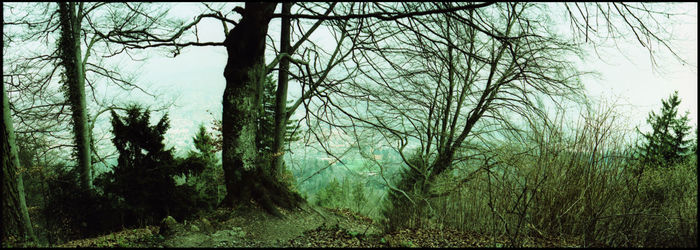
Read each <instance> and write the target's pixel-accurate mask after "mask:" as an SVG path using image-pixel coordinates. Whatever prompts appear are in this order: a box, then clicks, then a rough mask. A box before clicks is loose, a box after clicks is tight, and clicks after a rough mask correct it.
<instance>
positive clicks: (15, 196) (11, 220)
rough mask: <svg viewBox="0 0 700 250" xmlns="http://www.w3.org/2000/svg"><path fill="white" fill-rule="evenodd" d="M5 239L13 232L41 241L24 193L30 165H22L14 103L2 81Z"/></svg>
mask: <svg viewBox="0 0 700 250" xmlns="http://www.w3.org/2000/svg"><path fill="white" fill-rule="evenodd" d="M0 129H2V138H0V139H1V140H2V215H3V216H2V225H3V226H2V240H3V241H5V240H8V238H9V237H10V236H15V237H20V240H21V241H31V242H37V239H36V235H35V234H34V229H33V228H32V222H31V220H30V219H29V211H28V210H27V202H26V199H25V194H24V183H23V181H22V175H23V172H24V171H25V170H26V167H23V166H20V165H19V155H18V151H17V143H16V141H15V131H14V127H13V124H12V116H11V115H10V103H9V100H8V98H7V93H6V92H5V84H4V83H3V84H2V128H0Z"/></svg>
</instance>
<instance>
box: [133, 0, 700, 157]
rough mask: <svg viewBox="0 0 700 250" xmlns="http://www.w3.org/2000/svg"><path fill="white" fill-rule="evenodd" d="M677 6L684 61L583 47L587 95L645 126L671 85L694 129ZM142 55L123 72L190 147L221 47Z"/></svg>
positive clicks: (204, 31) (184, 12)
mask: <svg viewBox="0 0 700 250" xmlns="http://www.w3.org/2000/svg"><path fill="white" fill-rule="evenodd" d="M680 5H682V6H680V8H681V9H684V10H687V11H688V13H689V14H691V16H689V17H686V18H683V19H678V20H676V23H673V24H670V25H669V26H668V27H667V29H668V30H667V31H669V32H672V34H673V37H674V39H676V40H674V41H671V42H672V43H673V45H675V46H676V49H677V52H678V54H679V55H681V56H682V57H684V59H685V60H687V62H688V63H687V64H685V65H683V64H681V63H679V62H678V61H677V60H675V59H672V58H671V57H670V56H669V54H668V53H666V51H664V49H663V48H654V49H655V50H656V51H660V52H659V61H658V64H659V65H658V67H656V68H654V69H655V70H652V64H651V61H650V57H649V53H648V50H646V48H643V47H641V46H640V45H639V44H638V42H637V41H636V39H634V38H631V37H628V38H627V39H625V40H624V41H618V46H619V47H617V48H616V47H615V45H614V44H612V43H611V44H610V45H609V46H608V47H607V48H599V50H598V53H599V56H596V55H595V54H594V53H595V52H594V51H593V50H592V48H591V49H588V51H589V54H590V55H589V56H588V57H587V58H585V61H584V62H581V63H580V68H581V69H583V70H589V71H597V72H599V73H600V77H598V78H595V77H587V78H584V85H585V87H586V89H587V90H588V93H589V94H590V96H591V97H593V99H594V100H604V101H607V102H615V103H617V105H618V106H619V108H620V111H622V113H624V114H626V115H628V116H629V117H628V118H627V119H628V122H629V125H630V126H635V125H642V126H644V123H645V119H646V117H647V116H648V113H649V111H651V110H655V111H657V112H658V110H659V109H660V107H661V99H662V98H667V97H668V96H669V95H670V94H671V93H673V91H674V90H678V92H679V96H680V98H681V100H682V103H681V107H680V111H681V113H682V112H686V111H688V112H689V113H690V115H689V116H690V119H691V122H690V123H691V126H693V127H695V126H697V116H698V114H697V92H698V90H697V3H682V4H680ZM278 8H279V6H278ZM200 9H203V7H201V4H193V3H178V4H173V8H172V9H171V13H172V14H176V15H178V16H181V17H184V18H185V20H186V21H189V20H192V19H193V18H194V16H196V15H197V14H198V10H200ZM199 13H201V12H199ZM237 18H239V17H238V16H237V17H236V19H237ZM567 25H568V24H567ZM278 26H279V19H273V21H272V23H271V25H270V32H269V33H270V34H271V36H273V37H276V36H278V34H277V33H278V30H279V27H278ZM198 29H199V32H200V39H201V40H202V41H222V40H223V38H224V35H223V31H222V28H221V23H220V22H218V21H214V20H209V21H204V22H202V23H200V25H199V26H198ZM325 36H327V35H325ZM311 39H315V40H314V41H322V39H329V38H328V37H324V30H322V29H319V30H317V31H316V33H315V34H314V36H312V38H311ZM329 41H331V40H330V39H329ZM292 42H294V40H293V41H292ZM621 51H622V52H621ZM159 52H162V51H159ZM148 54H149V57H148V59H147V60H146V61H144V62H143V63H133V62H129V61H124V63H123V65H125V66H124V70H131V71H135V72H137V73H138V76H139V78H138V83H139V84H140V85H141V86H142V87H144V88H145V89H148V90H151V91H152V92H157V93H160V94H161V95H160V96H159V100H161V101H162V100H166V99H167V100H169V99H174V100H175V105H176V106H175V107H172V108H171V109H170V110H169V111H168V113H169V115H170V119H171V129H170V130H169V132H168V136H167V139H166V142H167V144H168V145H170V146H175V147H176V148H177V149H178V151H182V150H184V149H186V148H189V147H190V145H191V137H192V135H193V134H194V132H195V131H196V128H197V126H198V125H199V124H200V123H205V125H207V126H209V125H210V124H211V120H212V119H213V118H214V116H216V117H219V116H220V114H221V98H222V94H223V89H224V85H225V80H224V77H223V69H224V66H225V63H226V51H225V49H224V48H223V47H189V48H185V49H183V50H182V53H181V54H180V55H178V56H177V57H175V58H172V57H165V56H164V55H165V53H158V52H157V51H152V52H148ZM270 59H271V56H268V58H267V60H270ZM298 92H299V87H298V86H296V85H294V83H291V84H290V95H292V96H291V97H289V99H290V100H293V99H295V98H294V97H298ZM133 95H134V96H132V97H131V98H135V99H144V100H148V98H144V97H146V96H145V95H140V94H138V93H134V94H133ZM152 101H153V100H152V99H150V100H149V101H144V102H145V103H148V102H152ZM208 111H210V112H212V113H213V114H214V116H212V115H210V114H209V113H208ZM299 111H302V108H300V109H299V110H298V112H299ZM158 117H159V115H158ZM643 128H644V127H643Z"/></svg>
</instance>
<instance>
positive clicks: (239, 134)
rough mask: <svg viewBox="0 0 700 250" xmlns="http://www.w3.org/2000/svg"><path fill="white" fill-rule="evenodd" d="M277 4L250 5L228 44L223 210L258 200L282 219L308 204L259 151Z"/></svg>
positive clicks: (224, 108)
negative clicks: (283, 214) (269, 34)
mask: <svg viewBox="0 0 700 250" xmlns="http://www.w3.org/2000/svg"><path fill="white" fill-rule="evenodd" d="M275 5H276V3H246V5H245V9H244V10H243V13H242V16H243V17H242V18H241V20H240V22H239V23H238V24H237V25H236V27H235V28H234V29H233V30H231V32H229V34H228V35H227V37H226V40H225V41H224V45H225V46H226V50H227V52H228V61H227V63H226V67H225V68H224V77H225V78H226V88H225V89H224V96H223V114H222V119H221V121H222V136H223V148H222V158H223V159H222V167H223V170H224V179H225V180H224V181H225V184H226V191H227V193H226V197H225V198H224V200H223V201H222V203H221V205H222V206H233V205H235V204H237V203H238V204H241V205H245V204H247V203H249V202H250V201H251V200H253V201H255V202H256V203H258V204H259V205H261V206H262V207H263V208H265V209H266V210H267V211H268V212H270V213H272V214H275V215H278V216H279V215H280V214H279V211H277V208H276V207H275V206H281V207H284V208H294V207H297V206H298V204H300V202H302V201H303V200H302V199H301V197H300V196H299V195H298V194H296V193H294V192H291V191H290V190H289V189H288V188H287V187H286V186H285V185H283V184H281V183H280V182H279V181H278V180H277V178H276V177H275V175H274V173H271V171H270V169H269V166H266V165H265V164H269V162H270V161H269V159H263V158H262V157H259V155H258V150H257V148H256V146H255V145H256V140H257V122H258V117H259V116H260V112H261V108H262V105H261V98H260V97H261V93H262V84H263V81H264V79H265V60H264V52H265V38H266V35H267V28H268V24H269V22H270V19H271V17H272V14H273V12H274V10H275Z"/></svg>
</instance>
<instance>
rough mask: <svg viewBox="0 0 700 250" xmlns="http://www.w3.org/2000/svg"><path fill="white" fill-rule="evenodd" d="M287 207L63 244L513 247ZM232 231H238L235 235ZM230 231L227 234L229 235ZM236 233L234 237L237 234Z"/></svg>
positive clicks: (550, 240) (548, 243) (224, 213)
mask: <svg viewBox="0 0 700 250" xmlns="http://www.w3.org/2000/svg"><path fill="white" fill-rule="evenodd" d="M317 209H318V211H317V212H311V211H310V210H309V211H298V210H297V211H285V218H277V217H273V216H270V215H268V214H266V213H264V212H263V211H260V210H257V209H252V210H246V209H243V210H233V211H232V210H230V209H218V210H216V211H212V212H210V213H209V214H207V215H205V216H202V217H200V218H198V219H196V220H190V221H183V222H178V226H177V227H176V228H178V230H176V231H177V232H176V233H174V234H173V235H172V236H166V237H163V236H161V235H159V234H158V231H159V227H157V226H149V227H146V228H139V229H127V230H123V231H121V232H116V233H112V234H109V235H105V236H100V237H95V238H88V239H81V240H75V241H71V242H68V243H66V244H62V245H60V246H58V247H163V246H165V247H510V246H513V245H512V244H511V240H512V239H509V238H507V237H506V236H495V237H494V235H490V234H479V233H474V232H463V231H458V230H453V229H447V228H446V229H437V228H432V229H431V228H420V229H402V230H398V231H396V232H391V233H382V232H381V230H380V229H379V225H378V224H377V223H376V222H373V221H372V220H371V219H370V218H367V217H365V216H362V215H360V214H358V213H354V212H352V211H349V210H347V209H324V208H317ZM232 232H233V233H232ZM225 233H228V234H225ZM234 234H235V235H234ZM517 241H518V242H519V243H518V244H517V245H515V246H518V247H577V246H580V245H579V244H576V243H575V242H576V241H575V240H563V239H561V238H559V237H545V236H542V235H541V234H536V235H530V236H522V237H521V238H519V239H517Z"/></svg>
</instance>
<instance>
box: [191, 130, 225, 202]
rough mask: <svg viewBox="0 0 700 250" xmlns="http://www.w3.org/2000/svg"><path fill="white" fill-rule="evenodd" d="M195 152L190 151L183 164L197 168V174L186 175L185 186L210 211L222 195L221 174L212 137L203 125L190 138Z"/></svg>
mask: <svg viewBox="0 0 700 250" xmlns="http://www.w3.org/2000/svg"><path fill="white" fill-rule="evenodd" d="M192 141H193V142H194V147H195V149H196V150H194V151H190V152H189V154H188V156H187V158H185V159H184V161H183V164H185V165H194V166H197V167H196V169H197V172H192V173H189V172H188V173H186V175H185V176H186V178H187V179H186V181H187V185H188V186H190V187H192V189H193V190H195V191H196V192H197V195H198V196H199V197H202V199H203V201H204V204H205V205H206V206H205V207H202V208H203V209H211V208H214V206H216V204H218V203H219V201H220V199H221V198H223V197H219V196H220V195H223V194H224V190H223V189H225V188H224V187H223V179H222V177H223V173H222V169H221V167H220V166H218V165H217V164H216V156H215V155H214V153H215V152H216V146H215V142H214V139H213V137H212V135H210V134H209V133H208V132H207V131H206V129H205V127H204V126H203V125H200V127H199V130H198V131H197V134H195V136H194V137H193V138H192Z"/></svg>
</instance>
